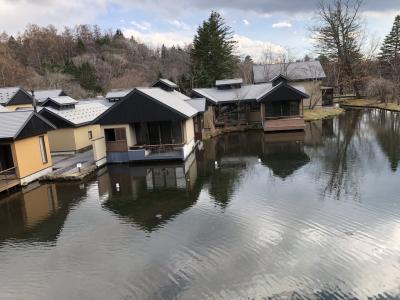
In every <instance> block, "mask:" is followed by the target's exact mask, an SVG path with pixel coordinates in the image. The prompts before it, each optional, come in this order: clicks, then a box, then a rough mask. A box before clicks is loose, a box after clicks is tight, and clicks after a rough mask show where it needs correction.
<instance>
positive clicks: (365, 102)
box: [342, 99, 400, 111]
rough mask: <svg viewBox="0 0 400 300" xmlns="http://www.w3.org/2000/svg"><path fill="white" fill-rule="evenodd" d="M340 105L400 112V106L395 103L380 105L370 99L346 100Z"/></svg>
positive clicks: (378, 102)
mask: <svg viewBox="0 0 400 300" xmlns="http://www.w3.org/2000/svg"><path fill="white" fill-rule="evenodd" d="M342 105H345V106H346V105H347V106H357V107H369V108H381V109H387V110H392V111H400V105H398V104H396V103H382V102H380V101H377V100H372V99H355V100H346V101H343V102H342Z"/></svg>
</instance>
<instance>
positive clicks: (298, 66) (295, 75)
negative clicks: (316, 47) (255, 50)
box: [253, 60, 326, 83]
mask: <svg viewBox="0 0 400 300" xmlns="http://www.w3.org/2000/svg"><path fill="white" fill-rule="evenodd" d="M253 74H254V82H255V83H264V82H270V81H271V80H272V79H273V78H274V77H276V76H279V75H280V74H282V75H284V76H285V77H287V78H288V79H289V80H290V81H296V80H311V79H322V78H326V75H325V72H324V69H323V68H322V65H321V63H320V62H319V61H317V60H316V61H303V62H292V63H283V64H265V65H254V66H253Z"/></svg>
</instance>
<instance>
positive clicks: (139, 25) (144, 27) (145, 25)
mask: <svg viewBox="0 0 400 300" xmlns="http://www.w3.org/2000/svg"><path fill="white" fill-rule="evenodd" d="M130 23H131V24H132V25H133V26H135V27H136V28H137V29H139V30H141V31H147V30H149V29H150V28H151V24H150V23H149V22H145V21H142V22H136V21H131V22H130Z"/></svg>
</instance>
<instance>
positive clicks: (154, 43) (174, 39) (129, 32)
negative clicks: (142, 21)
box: [123, 28, 193, 48]
mask: <svg viewBox="0 0 400 300" xmlns="http://www.w3.org/2000/svg"><path fill="white" fill-rule="evenodd" d="M123 33H124V36H126V37H131V36H133V37H134V38H135V39H137V40H138V41H140V42H142V43H145V44H148V45H149V46H151V47H154V48H157V47H160V46H161V45H163V44H164V45H165V46H168V47H171V46H174V45H179V46H181V47H184V46H186V45H189V44H190V43H191V42H192V40H193V34H192V33H189V32H186V31H168V32H155V31H148V32H142V31H138V30H136V29H132V28H124V29H123Z"/></svg>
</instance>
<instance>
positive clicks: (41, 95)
mask: <svg viewBox="0 0 400 300" xmlns="http://www.w3.org/2000/svg"><path fill="white" fill-rule="evenodd" d="M61 96H67V94H66V93H65V92H64V91H63V90H61V89H51V90H35V100H36V102H37V103H38V105H41V104H42V103H43V102H44V101H46V100H47V99H48V98H54V97H61Z"/></svg>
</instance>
